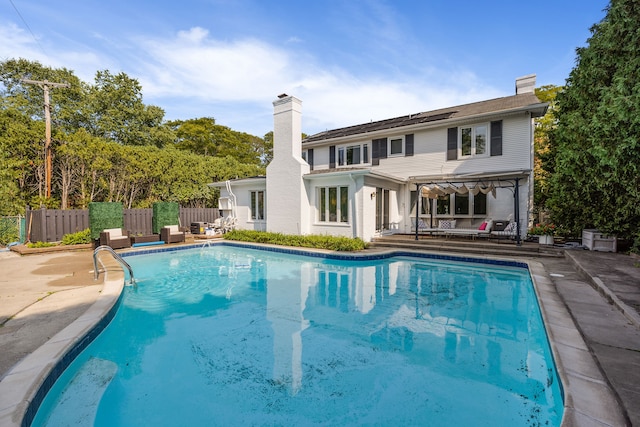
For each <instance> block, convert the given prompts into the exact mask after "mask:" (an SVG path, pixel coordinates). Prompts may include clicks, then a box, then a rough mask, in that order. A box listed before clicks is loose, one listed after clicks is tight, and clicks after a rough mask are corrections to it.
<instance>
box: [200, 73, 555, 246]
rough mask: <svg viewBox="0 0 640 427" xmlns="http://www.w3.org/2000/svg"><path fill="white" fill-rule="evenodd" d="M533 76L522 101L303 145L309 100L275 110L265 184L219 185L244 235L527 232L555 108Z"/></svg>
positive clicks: (413, 118)
mask: <svg viewBox="0 0 640 427" xmlns="http://www.w3.org/2000/svg"><path fill="white" fill-rule="evenodd" d="M534 87H535V75H529V76H525V77H522V78H519V79H517V80H516V94H515V95H513V96H507V97H503V98H497V99H491V100H487V101H481V102H475V103H471V104H465V105H458V106H454V107H450V108H443V109H439V110H435V111H427V112H423V113H417V114H411V115H408V116H403V117H397V118H392V119H388V120H382V121H376V122H371V123H366V124H361V125H355V126H349V127H345V128H340V129H334V130H329V131H326V132H321V133H318V134H315V135H311V136H309V137H307V138H306V139H304V140H301V134H302V108H301V106H302V103H301V101H300V100H298V99H297V98H295V97H293V96H288V95H280V96H279V98H278V99H277V100H276V101H274V103H273V104H274V156H273V161H272V162H271V163H270V164H269V166H268V167H267V174H266V177H255V178H248V179H240V180H234V181H228V182H225V183H214V184H211V186H214V187H219V188H220V189H221V199H220V200H221V204H220V207H221V209H222V210H223V212H224V213H225V214H226V215H234V216H235V217H236V218H237V221H238V222H237V227H238V228H241V229H254V230H266V231H273V232H281V233H285V234H331V235H339V236H348V237H360V238H362V239H363V240H365V241H370V240H371V239H372V238H373V237H375V236H377V235H380V234H386V233H414V232H415V229H416V227H415V225H416V224H419V225H420V227H421V228H425V227H426V228H436V227H438V224H439V223H440V221H441V220H455V221H456V224H457V225H456V227H458V228H469V229H475V228H477V227H478V226H479V225H480V224H481V223H482V222H484V221H486V220H487V219H489V218H491V219H493V220H511V221H515V222H516V224H517V229H518V231H519V235H520V236H524V235H525V234H526V230H527V225H528V222H529V218H530V215H531V209H532V203H533V156H534V151H533V134H534V123H533V119H534V118H535V117H540V116H542V115H544V114H545V112H546V110H547V104H546V103H542V102H540V100H539V99H538V98H537V97H536V95H535V93H534Z"/></svg>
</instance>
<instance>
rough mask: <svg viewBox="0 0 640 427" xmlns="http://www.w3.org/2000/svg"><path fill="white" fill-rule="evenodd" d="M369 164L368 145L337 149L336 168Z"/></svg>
mask: <svg viewBox="0 0 640 427" xmlns="http://www.w3.org/2000/svg"><path fill="white" fill-rule="evenodd" d="M363 163H364V164H366V163H369V144H362V145H347V146H343V147H338V166H348V165H359V164H363Z"/></svg>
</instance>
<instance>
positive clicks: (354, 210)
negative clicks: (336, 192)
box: [349, 173, 364, 240]
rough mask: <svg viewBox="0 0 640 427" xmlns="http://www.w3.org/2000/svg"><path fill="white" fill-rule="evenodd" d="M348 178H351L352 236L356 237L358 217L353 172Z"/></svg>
mask: <svg viewBox="0 0 640 427" xmlns="http://www.w3.org/2000/svg"><path fill="white" fill-rule="evenodd" d="M349 179H350V180H351V182H353V199H352V203H353V209H352V210H353V215H352V216H351V219H352V221H353V237H358V221H357V219H358V201H357V200H356V194H358V192H357V185H356V180H355V179H353V174H352V173H350V174H349ZM363 240H364V239H363Z"/></svg>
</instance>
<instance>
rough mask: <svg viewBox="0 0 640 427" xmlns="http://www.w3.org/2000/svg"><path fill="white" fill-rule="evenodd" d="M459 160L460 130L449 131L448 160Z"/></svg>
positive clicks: (452, 129) (450, 129) (451, 129)
mask: <svg viewBox="0 0 640 427" xmlns="http://www.w3.org/2000/svg"><path fill="white" fill-rule="evenodd" d="M457 158H458V128H449V129H447V160H456V159H457Z"/></svg>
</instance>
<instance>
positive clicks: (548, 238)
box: [538, 235, 553, 245]
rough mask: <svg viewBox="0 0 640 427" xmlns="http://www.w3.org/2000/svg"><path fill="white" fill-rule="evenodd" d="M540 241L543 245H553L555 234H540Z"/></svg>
mask: <svg viewBox="0 0 640 427" xmlns="http://www.w3.org/2000/svg"><path fill="white" fill-rule="evenodd" d="M538 243H540V244H541V245H553V236H547V235H542V236H538Z"/></svg>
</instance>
